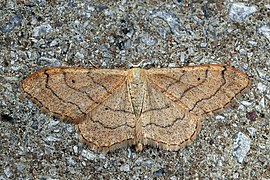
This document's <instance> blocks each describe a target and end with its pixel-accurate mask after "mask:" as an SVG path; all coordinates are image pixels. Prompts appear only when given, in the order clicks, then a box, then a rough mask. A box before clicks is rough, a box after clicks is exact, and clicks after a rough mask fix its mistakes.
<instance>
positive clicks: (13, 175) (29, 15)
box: [0, 0, 270, 180]
mask: <svg viewBox="0 0 270 180" xmlns="http://www.w3.org/2000/svg"><path fill="white" fill-rule="evenodd" d="M269 17H270V3H269V1H266V0H265V1H249V3H247V2H246V1H245V2H244V3H242V2H232V1H208V2H207V1H205V2H204V1H192V2H191V1H181V0H180V1H177V0H171V1H167V2H166V3H165V2H161V1H150V2H148V1H136V2H135V1H134V2H131V1H125V0H123V1H117V2H112V1H75V0H68V1H62V0H50V1H45V0H25V1H24V0H16V1H15V0H11V1H2V2H1V4H0V115H1V116H0V117H1V118H0V179H42V180H44V179H128V178H132V179H172V180H174V179H196V178H197V179H269V178H270V162H269V159H270V155H269V152H270V142H269V121H270V110H269V109H270V88H269V87H270V21H269ZM141 61H143V62H142V67H144V68H151V67H168V66H169V67H175V66H182V65H198V64H208V63H217V64H221V63H222V64H228V65H232V66H235V67H236V68H238V69H240V70H242V71H244V72H245V73H247V74H248V75H249V76H250V77H251V79H252V85H251V88H250V90H249V91H248V92H247V93H245V94H244V95H243V96H242V97H241V98H240V99H238V101H237V102H236V103H235V105H233V106H232V107H231V108H229V109H227V110H225V111H224V112H222V113H219V114H217V115H215V116H212V117H210V118H208V119H206V120H205V121H203V122H202V130H201V132H200V133H199V135H198V137H197V139H196V140H195V141H194V142H193V143H192V145H190V146H188V147H185V148H183V149H181V150H179V151H177V152H169V151H164V150H159V149H157V148H153V147H144V149H143V151H142V152H135V150H134V147H129V148H124V149H120V150H117V151H114V152H110V153H108V154H101V153H97V152H93V151H90V150H89V149H88V147H87V146H86V145H84V144H82V143H80V141H79V139H78V136H77V134H76V132H75V129H74V126H73V125H72V124H68V123H66V122H63V121H61V120H58V119H56V118H54V117H50V116H49V115H47V114H43V113H41V112H40V111H39V109H38V108H37V107H36V106H35V105H34V104H33V103H32V102H31V101H30V100H29V99H27V98H25V97H24V94H23V92H22V90H21V89H20V81H21V80H22V79H23V78H24V77H26V76H28V75H29V74H31V73H32V72H35V71H36V70H38V69H41V68H43V67H46V66H79V67H92V65H93V64H94V65H95V66H97V67H102V68H123V67H128V66H129V65H130V63H132V64H138V63H139V62H141Z"/></svg>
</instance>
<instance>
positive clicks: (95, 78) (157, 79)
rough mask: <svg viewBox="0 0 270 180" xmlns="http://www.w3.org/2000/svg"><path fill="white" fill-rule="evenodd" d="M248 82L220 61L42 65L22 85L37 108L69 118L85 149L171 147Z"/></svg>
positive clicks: (193, 134) (194, 131)
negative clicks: (118, 66) (114, 66)
mask: <svg viewBox="0 0 270 180" xmlns="http://www.w3.org/2000/svg"><path fill="white" fill-rule="evenodd" d="M249 84H250V79H249V77H248V76H247V75H246V74H244V73H243V72H241V71H240V70H237V69H235V68H233V67H230V66H226V65H214V64H208V65H199V66H184V67H176V68H155V69H148V70H145V69H141V68H138V67H134V68H131V69H96V68H77V67H52V68H44V69H42V70H39V71H37V72H36V73H34V74H32V75H30V76H29V77H27V78H25V79H24V80H23V81H22V83H21V88H22V89H23V91H24V92H25V93H26V94H27V95H28V96H29V97H30V98H31V99H32V100H33V101H34V102H35V103H36V104H37V105H38V106H39V107H40V109H41V110H43V111H45V112H47V113H49V114H51V115H54V116H56V117H59V118H61V119H65V120H67V121H69V122H71V123H74V124H75V125H76V129H77V132H78V133H79V136H80V139H81V140H82V141H83V142H85V143H87V144H88V145H89V147H90V148H91V149H93V150H97V151H103V152H108V151H112V150H115V149H118V148H122V147H126V146H130V145H135V148H136V150H138V151H140V150H142V148H143V145H151V146H156V147H159V148H162V149H166V150H170V151H177V150H179V149H180V148H181V147H183V146H185V145H187V144H190V143H191V142H192V140H194V139H195V137H196V134H197V133H198V132H199V130H200V124H201V120H203V119H204V118H205V117H206V116H208V115H211V114H213V113H215V112H217V111H220V110H223V109H224V108H225V107H227V106H228V105H229V104H230V103H231V102H232V101H233V100H234V99H235V98H236V97H237V96H239V95H240V94H242V92H244V91H245V90H246V89H247V88H248V87H249Z"/></svg>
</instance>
